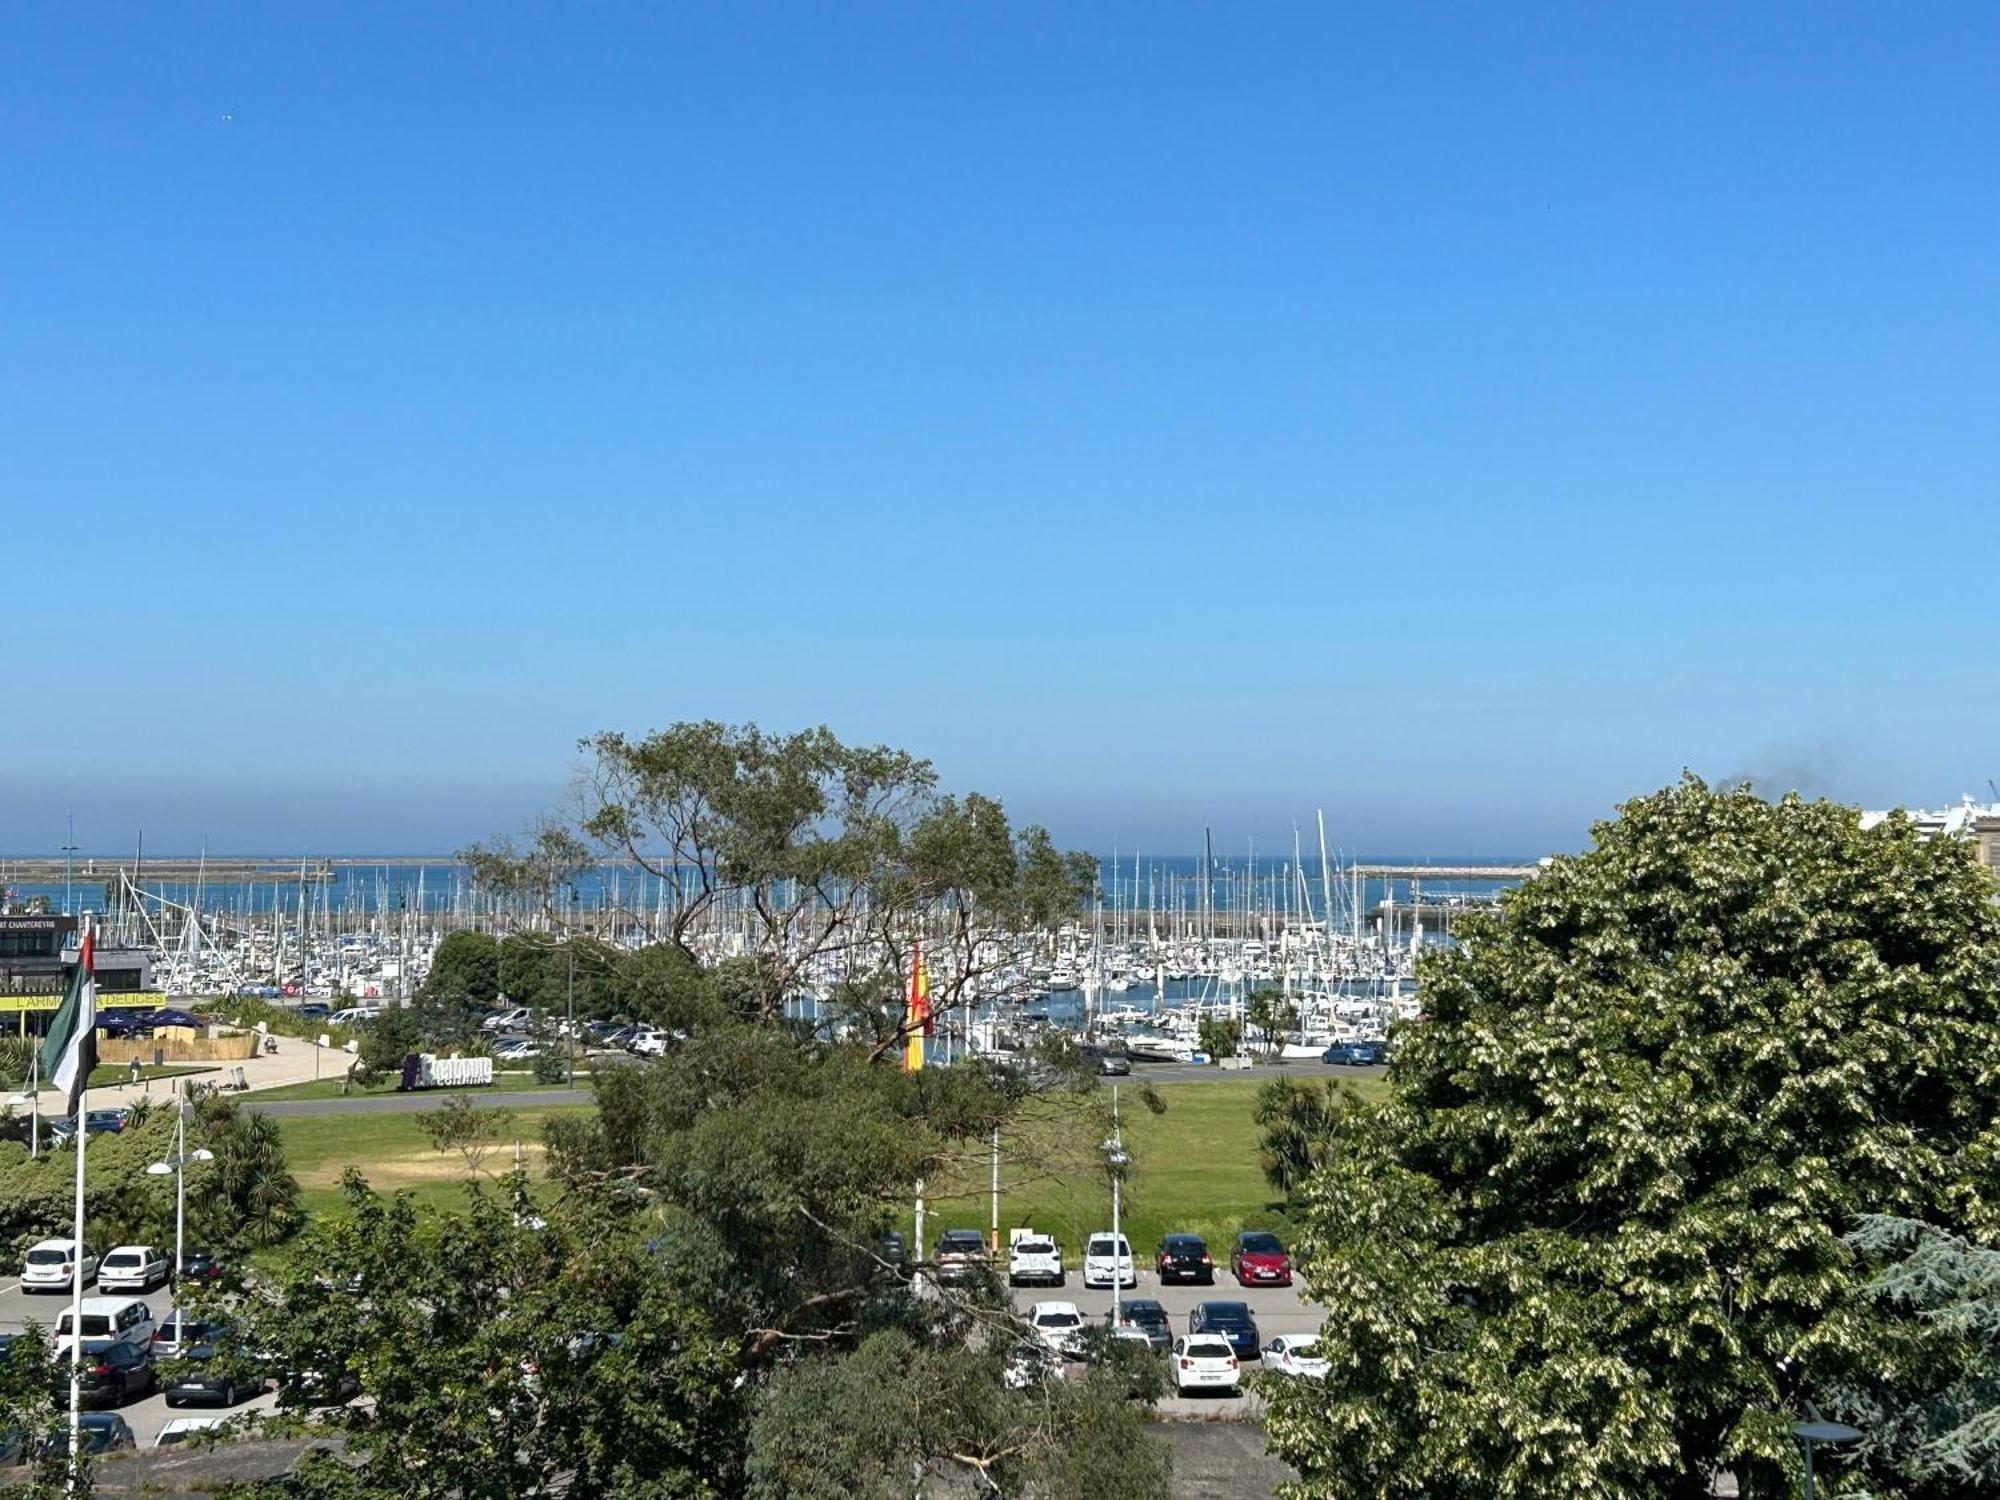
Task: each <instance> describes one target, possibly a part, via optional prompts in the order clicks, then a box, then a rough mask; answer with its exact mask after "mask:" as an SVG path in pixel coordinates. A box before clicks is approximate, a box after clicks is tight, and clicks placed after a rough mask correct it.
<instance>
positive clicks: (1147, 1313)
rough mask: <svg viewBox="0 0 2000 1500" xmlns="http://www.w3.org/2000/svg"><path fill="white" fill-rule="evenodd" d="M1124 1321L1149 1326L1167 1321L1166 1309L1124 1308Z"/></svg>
mask: <svg viewBox="0 0 2000 1500" xmlns="http://www.w3.org/2000/svg"><path fill="white" fill-rule="evenodd" d="M1125 1321H1126V1322H1128V1323H1143V1324H1145V1325H1146V1326H1148V1327H1151V1326H1152V1325H1154V1324H1156V1323H1164V1322H1166V1321H1167V1310H1166V1309H1165V1308H1164V1307H1129V1308H1127V1309H1126V1310H1125Z"/></svg>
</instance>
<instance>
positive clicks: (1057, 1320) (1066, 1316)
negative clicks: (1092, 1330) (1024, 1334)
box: [1035, 1312, 1083, 1328]
mask: <svg viewBox="0 0 2000 1500" xmlns="http://www.w3.org/2000/svg"><path fill="white" fill-rule="evenodd" d="M1082 1325H1083V1317H1082V1315H1081V1314H1080V1313H1072V1312H1059V1313H1056V1312H1052V1313H1043V1314H1042V1315H1041V1316H1040V1317H1039V1318H1037V1319H1035V1326H1036V1327H1037V1328H1079V1327H1081V1326H1082Z"/></svg>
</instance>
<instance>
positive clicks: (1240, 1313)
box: [1202, 1302, 1250, 1323]
mask: <svg viewBox="0 0 2000 1500" xmlns="http://www.w3.org/2000/svg"><path fill="white" fill-rule="evenodd" d="M1202 1309H1203V1310H1202V1316H1203V1317H1204V1318H1206V1319H1207V1320H1208V1321H1209V1322H1211V1323H1247V1322H1249V1321H1250V1305H1249V1304H1248V1303H1247V1302H1207V1303H1204V1304H1202Z"/></svg>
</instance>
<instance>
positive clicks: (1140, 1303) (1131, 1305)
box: [1123, 1297, 1167, 1313]
mask: <svg viewBox="0 0 2000 1500" xmlns="http://www.w3.org/2000/svg"><path fill="white" fill-rule="evenodd" d="M1123 1306H1124V1310H1125V1311H1126V1312H1128V1313H1130V1312H1165V1311H1166V1310H1167V1309H1166V1304H1165V1303H1163V1302H1161V1301H1160V1299H1159V1298H1157V1297H1127V1298H1125V1299H1124V1303H1123Z"/></svg>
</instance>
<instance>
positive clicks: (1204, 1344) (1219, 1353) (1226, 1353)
mask: <svg viewBox="0 0 2000 1500" xmlns="http://www.w3.org/2000/svg"><path fill="white" fill-rule="evenodd" d="M1187 1352H1188V1357H1189V1358H1190V1359H1231V1358H1234V1357H1235V1353H1236V1351H1235V1350H1233V1349H1231V1348H1230V1347H1229V1345H1227V1344H1226V1343H1224V1342H1223V1341H1222V1340H1221V1339H1189V1340H1188V1342H1187Z"/></svg>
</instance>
